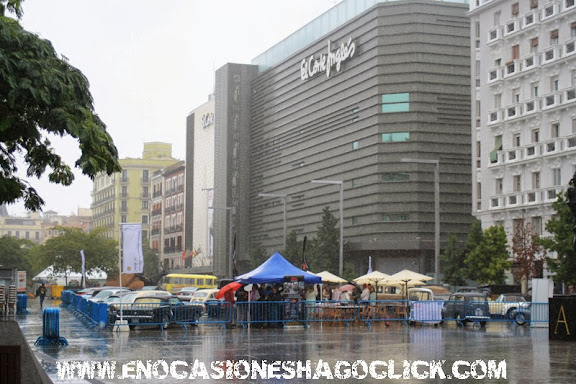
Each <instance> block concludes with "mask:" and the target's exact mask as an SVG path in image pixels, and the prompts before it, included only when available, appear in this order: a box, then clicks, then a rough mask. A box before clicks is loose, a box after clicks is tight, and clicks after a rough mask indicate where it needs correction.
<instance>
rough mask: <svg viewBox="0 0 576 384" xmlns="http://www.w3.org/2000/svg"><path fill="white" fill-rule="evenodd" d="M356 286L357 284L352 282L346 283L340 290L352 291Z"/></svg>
mask: <svg viewBox="0 0 576 384" xmlns="http://www.w3.org/2000/svg"><path fill="white" fill-rule="evenodd" d="M354 288H356V286H354V285H352V284H346V285H343V286H341V287H340V291H341V292H344V291H351V290H353V289H354Z"/></svg>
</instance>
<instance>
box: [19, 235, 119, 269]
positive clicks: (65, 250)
mask: <svg viewBox="0 0 576 384" xmlns="http://www.w3.org/2000/svg"><path fill="white" fill-rule="evenodd" d="M54 229H55V230H58V231H61V233H62V234H61V235H60V236H57V237H52V238H50V239H48V240H46V243H45V244H43V245H39V246H36V247H34V248H33V249H32V250H30V253H31V256H33V257H34V258H35V259H36V260H37V263H38V265H39V266H40V267H41V268H42V269H44V268H46V267H48V266H50V265H52V266H53V267H54V272H66V271H68V270H70V271H72V272H79V273H80V272H82V259H81V256H80V251H81V250H83V251H84V255H85V256H86V263H85V269H86V272H91V271H95V270H98V269H99V270H102V271H104V272H106V273H109V272H115V273H116V274H117V273H118V243H117V241H116V240H114V239H109V238H107V237H105V236H104V235H103V233H104V230H105V228H98V229H95V230H93V231H92V232H90V233H86V232H84V231H83V230H82V229H80V228H67V227H55V228H54Z"/></svg>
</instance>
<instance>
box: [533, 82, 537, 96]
mask: <svg viewBox="0 0 576 384" xmlns="http://www.w3.org/2000/svg"><path fill="white" fill-rule="evenodd" d="M532 97H538V84H537V83H536V84H533V85H532Z"/></svg>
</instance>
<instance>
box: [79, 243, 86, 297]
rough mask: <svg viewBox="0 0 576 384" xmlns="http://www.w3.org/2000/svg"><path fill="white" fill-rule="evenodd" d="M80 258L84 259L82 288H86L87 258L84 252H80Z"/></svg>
mask: <svg viewBox="0 0 576 384" xmlns="http://www.w3.org/2000/svg"><path fill="white" fill-rule="evenodd" d="M80 256H81V257H82V281H81V284H80V286H81V287H82V288H86V256H84V250H83V249H81V250H80Z"/></svg>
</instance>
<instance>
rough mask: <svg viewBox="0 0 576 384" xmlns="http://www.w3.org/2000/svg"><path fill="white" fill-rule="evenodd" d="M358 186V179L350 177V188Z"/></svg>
mask: <svg viewBox="0 0 576 384" xmlns="http://www.w3.org/2000/svg"><path fill="white" fill-rule="evenodd" d="M357 186H358V179H352V188H356V187H357Z"/></svg>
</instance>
